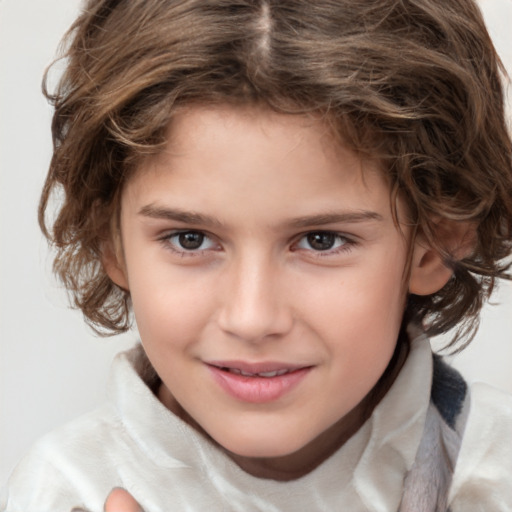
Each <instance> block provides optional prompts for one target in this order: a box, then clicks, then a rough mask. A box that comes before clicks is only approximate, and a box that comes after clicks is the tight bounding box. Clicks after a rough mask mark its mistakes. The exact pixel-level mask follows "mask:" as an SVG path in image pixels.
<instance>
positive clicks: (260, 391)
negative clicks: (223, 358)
mask: <svg viewBox="0 0 512 512" xmlns="http://www.w3.org/2000/svg"><path fill="white" fill-rule="evenodd" d="M207 368H208V369H209V371H210V373H211V375H212V376H213V379H214V381H215V382H216V383H217V384H218V385H219V386H220V387H221V389H222V390H223V391H224V392H226V393H227V394H228V395H230V396H231V397H233V398H236V399H237V400H240V401H243V402H248V403H265V402H273V401H276V400H279V399H280V398H282V397H283V396H284V395H286V394H288V393H289V392H291V391H292V390H293V389H294V388H295V387H296V386H298V385H299V384H300V383H301V382H302V381H303V380H304V379H305V377H306V376H307V375H308V374H309V372H310V371H311V369H312V368H313V367H312V366H306V367H297V366H291V367H290V366H288V367H287V366H286V365H284V364H276V363H274V364H259V365H250V364H244V363H229V364H228V363H222V364H219V363H214V364H211V363H210V364H207Z"/></svg>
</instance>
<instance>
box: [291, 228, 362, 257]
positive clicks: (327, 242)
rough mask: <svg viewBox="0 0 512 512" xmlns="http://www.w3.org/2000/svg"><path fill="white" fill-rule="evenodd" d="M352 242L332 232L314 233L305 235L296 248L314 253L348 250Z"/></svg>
mask: <svg viewBox="0 0 512 512" xmlns="http://www.w3.org/2000/svg"><path fill="white" fill-rule="evenodd" d="M351 244H352V242H351V241H350V240H348V239H347V238H345V237H344V236H342V235H340V234H338V233H333V232H332V231H312V232H311V233H307V234H306V235H304V236H303V237H302V238H301V239H300V240H299V242H298V243H297V245H296V247H297V248H298V249H307V250H313V251H319V252H322V251H334V252H336V250H337V249H338V250H342V249H348V248H349V247H350V245H351Z"/></svg>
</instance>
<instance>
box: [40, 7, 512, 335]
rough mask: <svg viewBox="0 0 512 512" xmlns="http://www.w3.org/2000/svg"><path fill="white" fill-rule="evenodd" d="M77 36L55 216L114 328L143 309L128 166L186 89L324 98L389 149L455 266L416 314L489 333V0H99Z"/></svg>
mask: <svg viewBox="0 0 512 512" xmlns="http://www.w3.org/2000/svg"><path fill="white" fill-rule="evenodd" d="M64 41H65V43H64V44H65V46H63V53H62V55H63V58H65V62H66V67H65V71H64V73H63V74H62V76H61V79H60V82H59V83H58V85H57V87H56V88H55V91H54V92H52V93H50V92H49V91H48V88H47V86H46V83H47V77H45V82H44V91H45V94H46V95H47V97H48V98H49V100H50V101H51V102H53V104H54V106H55V113H54V117H53V124H52V133H53V142H54V152H53V158H52V161H51V164H50V169H49V173H48V177H47V179H46V183H45V185H44V189H43V193H42V197H41V202H40V207H39V220H40V224H41V227H42V230H43V232H44V233H45V235H46V236H47V237H48V238H49V240H50V241H51V242H52V243H53V245H54V247H55V249H56V254H55V260H54V270H55V272H56V274H57V275H58V276H59V277H60V279H61V280H62V281H63V283H64V284H65V286H66V287H67V289H68V290H69V292H70V293H71V295H72V297H73V302H74V305H75V306H76V307H78V308H80V309H81V310H82V311H83V314H84V316H85V318H86V320H87V321H88V322H89V324H90V325H91V326H92V327H93V328H94V329H95V330H96V331H97V332H99V333H102V334H113V333H117V332H122V331H124V330H126V329H128V328H129V326H130V321H131V307H130V297H129V293H128V292H126V291H125V290H122V289H121V288H119V287H117V286H116V285H115V284H114V283H113V282H112V281H111V280H110V279H109V277H108V276H107V274H106V272H105V270H104V268H103V266H102V262H101V257H102V248H103V245H104V243H105V240H106V239H108V237H109V236H110V224H111V219H112V218H113V217H115V216H116V215H117V214H118V209H119V196H120V194H121V191H122V188H123V185H124V183H125V182H126V180H127V179H129V177H130V175H131V174H132V173H133V172H134V170H136V168H137V165H138V163H140V162H141V159H143V158H144V157H146V156H147V155H151V154H156V153H158V152H159V151H160V150H161V148H162V147H163V145H164V143H165V135H166V128H167V126H168V125H169V123H170V121H171V119H172V117H173V115H174V113H175V112H176V111H177V110H178V109H179V108H180V107H186V106H187V105H191V104H204V105H209V104H226V103H228V104H232V105H235V106H236V105H249V104H250V105H258V106H263V107H265V108H269V109H272V110H274V111H277V112H281V113H286V114H302V115H310V114H312V115H319V116H321V118H322V119H324V120H325V121H326V123H328V125H329V126H330V127H331V128H332V129H333V130H334V132H335V133H336V134H338V135H339V136H340V137H341V139H342V140H343V141H344V144H346V145H347V146H348V147H349V148H351V149H353V150H354V151H357V152H358V153H359V154H360V155H363V156H368V157H371V158H372V159H377V160H378V161H380V163H381V167H382V169H383V172H384V174H385V175H386V176H387V180H388V182H389V184H390V189H391V199H392V204H394V201H393V199H394V200H395V201H396V198H397V197H398V196H400V197H401V198H403V199H404V201H405V203H406V205H407V207H408V210H409V211H410V212H411V222H412V224H413V228H414V231H415V232H417V233H419V234H421V235H422V236H423V237H424V238H425V240H426V241H427V243H428V244H430V245H431V246H432V247H434V248H436V250H438V251H439V252H440V253H441V255H442V256H443V258H444V260H445V263H446V264H447V265H449V266H451V268H452V269H453V277H452V278H451V279H450V281H449V282H448V283H447V284H446V286H444V287H443V288H442V289H441V290H440V291H439V292H437V293H435V294H433V295H430V296H415V295H410V296H409V298H408V303H407V308H406V315H405V318H406V319H408V320H413V321H417V322H421V323H422V324H423V325H424V328H425V329H426V331H427V333H429V334H431V335H432V334H438V333H441V332H446V331H447V330H449V329H452V328H453V327H457V328H458V331H457V333H456V335H455V337H454V340H453V342H455V341H456V340H457V339H458V340H461V339H470V338H471V335H472V334H473V333H474V331H475V329H476V326H477V324H478V314H479V311H480V309H481V306H482V304H483V301H484V300H485V299H486V298H488V296H489V294H490V293H491V291H492V289H493V286H494V284H495V281H496V279H497V278H505V277H507V269H508V268H509V267H510V262H509V261H508V263H507V258H508V257H509V256H510V253H511V249H512V142H511V139H510V135H509V133H508V131H507V127H506V122H505V114H504V99H503V96H504V95H503V85H502V77H503V76H504V74H505V72H504V69H503V66H502V64H501V62H500V60H499V57H498V56H497V54H496V51H495V49H494V47H493V44H492V42H491V40H490V37H489V35H488V33H487V30H486V28H485V25H484V22H483V20H482V16H481V13H480V11H479V10H478V7H477V6H476V4H475V3H474V2H473V1H472V0H368V1H364V2H354V1H352V0H316V1H314V2H311V1H308V0H89V1H88V2H87V3H86V5H85V7H84V9H83V11H82V13H81V15H80V16H79V17H78V19H77V20H76V21H75V23H74V24H73V25H72V27H71V29H70V30H69V32H68V34H67V35H66V38H65V40H64ZM57 191H61V193H62V197H61V198H62V201H61V204H60V207H59V210H58V211H57V213H56V216H55V218H53V219H52V221H51V222H50V221H49V220H48V215H47V210H48V207H49V204H50V198H51V197H53V194H54V193H55V192H57ZM395 206H396V204H395ZM395 214H396V210H395ZM443 222H451V223H467V224H468V225H471V226H472V227H473V228H474V230H475V235H474V241H473V249H472V251H471V253H470V254H468V255H466V256H465V257H463V258H462V259H460V258H457V257H456V256H455V255H454V252H455V251H453V250H449V247H448V245H447V244H446V243H445V242H446V240H444V238H446V237H444V238H443V237H442V236H440V235H439V233H440V228H439V226H443Z"/></svg>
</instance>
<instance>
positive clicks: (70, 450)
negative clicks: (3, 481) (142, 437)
mask: <svg viewBox="0 0 512 512" xmlns="http://www.w3.org/2000/svg"><path fill="white" fill-rule="evenodd" d="M122 443H123V432H122V429H121V428H120V422H119V420H118V418H117V417H116V415H115V414H114V412H113V410H112V408H111V407H109V406H105V407H102V408H101V409H98V410H96V411H94V412H92V413H89V414H87V415H84V416H82V417H80V418H78V419H76V420H73V421H72V422H70V423H68V424H66V425H64V426H62V427H60V428H58V429H57V430H54V431H53V432H50V433H49V434H46V435H45V436H44V437H42V438H41V439H40V440H39V441H37V442H36V444H35V445H34V446H33V447H32V448H31V450H30V451H29V452H28V453H27V455H26V456H25V457H24V458H23V459H22V460H21V462H20V463H19V464H18V466H17V467H16V468H15V470H14V471H13V473H12V475H11V477H10V479H9V481H8V483H7V486H6V488H5V489H4V490H3V493H2V495H1V497H0V510H2V511H3V510H5V511H6V512H10V511H13V512H19V511H23V512H32V511H33V512H39V511H41V512H46V511H48V510H52V511H53V512H57V511H61V510H62V511H66V512H69V511H70V510H71V508H73V507H80V506H85V505H86V504H87V506H90V505H94V508H95V509H97V510H101V509H102V507H103V501H104V499H105V496H106V494H107V493H108V491H110V489H111V486H110V483H111V481H112V477H111V475H109V476H110V477H109V478H104V477H105V476H106V475H105V472H108V471H109V469H108V466H109V465H108V464H106V463H105V457H109V456H110V455H109V454H110V453H112V450H114V451H115V452H117V451H119V449H120V447H119V446H118V447H117V448H116V445H121V444H122ZM107 447H108V448H107ZM100 461H101V462H100ZM107 480H108V481H109V488H108V489H107V488H106V486H105V483H106V481H107Z"/></svg>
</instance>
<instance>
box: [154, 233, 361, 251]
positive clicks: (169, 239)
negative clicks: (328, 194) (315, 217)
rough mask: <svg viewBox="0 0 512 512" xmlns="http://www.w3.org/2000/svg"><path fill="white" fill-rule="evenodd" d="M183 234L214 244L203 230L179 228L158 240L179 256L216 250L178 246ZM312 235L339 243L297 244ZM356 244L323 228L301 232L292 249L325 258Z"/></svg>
mask: <svg viewBox="0 0 512 512" xmlns="http://www.w3.org/2000/svg"><path fill="white" fill-rule="evenodd" d="M183 235H199V236H201V237H202V239H201V245H203V243H204V241H209V242H210V244H211V245H216V244H215V242H214V241H213V240H212V237H210V236H209V235H208V234H206V233H204V232H203V231H198V230H193V229H189V230H181V231H173V232H171V233H168V234H166V235H165V236H162V237H161V238H159V241H160V242H161V243H162V244H163V245H164V247H165V248H166V249H169V250H171V251H172V252H174V253H176V254H178V255H180V256H181V257H197V256H200V255H202V254H204V253H205V252H206V251H210V250H216V249H213V248H212V247H207V248H205V249H201V248H200V247H198V248H195V249H186V248H184V247H183V246H181V247H179V246H178V244H179V241H176V242H173V239H178V240H179V237H180V236H183ZM312 236H331V237H334V241H333V243H334V244H336V243H339V242H341V244H340V245H338V246H337V247H334V248H327V249H325V250H321V249H319V250H315V249H313V248H312V247H311V245H310V241H309V242H308V243H309V245H310V247H309V248H304V247H299V244H300V243H301V242H302V241H303V240H307V239H308V237H312ZM356 245H357V242H356V241H355V240H353V239H351V238H349V237H347V236H346V235H342V234H340V233H336V232H335V231H325V230H318V231H308V232H307V233H303V234H301V235H300V237H298V238H297V241H296V242H294V243H293V244H292V251H307V252H309V253H311V254H312V255H314V257H316V258H325V257H329V256H333V255H337V254H341V253H345V252H349V251H351V250H352V249H353V248H354V246H356Z"/></svg>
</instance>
